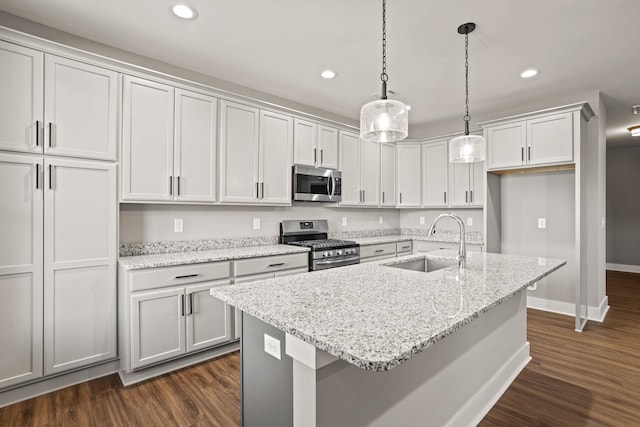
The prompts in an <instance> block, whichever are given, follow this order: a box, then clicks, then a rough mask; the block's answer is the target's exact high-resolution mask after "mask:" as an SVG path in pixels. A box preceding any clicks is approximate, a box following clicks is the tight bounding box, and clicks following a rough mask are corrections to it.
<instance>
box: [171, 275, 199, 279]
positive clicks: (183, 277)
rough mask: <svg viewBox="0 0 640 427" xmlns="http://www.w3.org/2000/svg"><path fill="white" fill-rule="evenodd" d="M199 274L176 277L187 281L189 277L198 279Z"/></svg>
mask: <svg viewBox="0 0 640 427" xmlns="http://www.w3.org/2000/svg"><path fill="white" fill-rule="evenodd" d="M197 276H198V275H197V274H185V275H184V276H176V279H187V278H189V277H197Z"/></svg>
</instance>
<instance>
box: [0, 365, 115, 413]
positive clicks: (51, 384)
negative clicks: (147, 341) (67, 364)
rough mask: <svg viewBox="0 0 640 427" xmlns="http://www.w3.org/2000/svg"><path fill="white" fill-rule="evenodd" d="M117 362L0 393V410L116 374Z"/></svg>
mask: <svg viewBox="0 0 640 427" xmlns="http://www.w3.org/2000/svg"><path fill="white" fill-rule="evenodd" d="M119 366H120V361H119V360H114V361H111V362H107V363H103V364H101V365H96V366H92V367H90V368H86V369H80V370H78V371H73V372H69V373H66V374H62V375H58V376H55V377H51V378H47V379H43V380H39V381H36V382H32V383H29V384H25V385H23V386H18V387H15V388H12V389H9V390H6V391H3V392H0V408H2V407H4V406H8V405H13V404H14V403H18V402H22V401H23V400H27V399H31V398H33V397H37V396H41V395H43V394H47V393H51V392H52V391H56V390H60V389H63V388H66V387H70V386H72V385H76V384H80V383H83V382H86V381H91V380H95V379H96V378H100V377H104V376H106V375H110V374H114V373H116V372H118V368H119Z"/></svg>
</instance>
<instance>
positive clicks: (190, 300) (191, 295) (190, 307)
mask: <svg viewBox="0 0 640 427" xmlns="http://www.w3.org/2000/svg"><path fill="white" fill-rule="evenodd" d="M188 314H193V292H192V293H190V294H189V312H188Z"/></svg>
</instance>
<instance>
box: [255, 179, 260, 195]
mask: <svg viewBox="0 0 640 427" xmlns="http://www.w3.org/2000/svg"><path fill="white" fill-rule="evenodd" d="M259 198H260V183H259V182H256V199H259Z"/></svg>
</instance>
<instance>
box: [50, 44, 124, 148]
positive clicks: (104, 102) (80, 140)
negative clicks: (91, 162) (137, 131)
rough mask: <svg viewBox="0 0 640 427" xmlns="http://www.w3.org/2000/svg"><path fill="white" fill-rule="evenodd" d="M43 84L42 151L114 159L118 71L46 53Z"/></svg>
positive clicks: (116, 129)
mask: <svg viewBox="0 0 640 427" xmlns="http://www.w3.org/2000/svg"><path fill="white" fill-rule="evenodd" d="M44 88H45V97H44V99H45V104H44V120H45V129H44V135H45V138H44V139H45V145H44V152H45V153H47V154H57V155H64V156H73V157H85V158H93V159H103V160H116V144H117V132H118V121H117V114H118V74H117V73H116V72H115V71H111V70H107V69H104V68H100V67H95V66H93V65H88V64H84V63H82V62H77V61H72V60H70V59H65V58H59V57H57V56H53V55H47V56H46V58H45V84H44Z"/></svg>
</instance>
